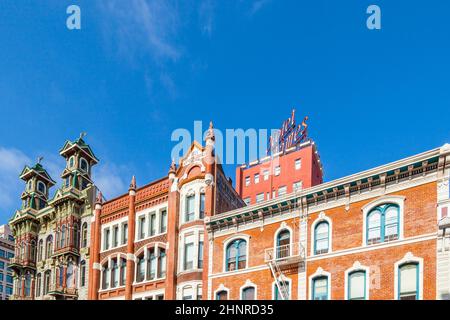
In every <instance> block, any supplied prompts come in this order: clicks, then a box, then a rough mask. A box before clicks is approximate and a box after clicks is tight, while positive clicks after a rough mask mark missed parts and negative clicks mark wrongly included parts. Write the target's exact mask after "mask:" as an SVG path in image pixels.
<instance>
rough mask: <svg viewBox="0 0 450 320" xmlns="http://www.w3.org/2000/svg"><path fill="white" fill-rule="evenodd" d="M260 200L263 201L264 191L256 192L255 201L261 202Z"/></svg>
mask: <svg viewBox="0 0 450 320" xmlns="http://www.w3.org/2000/svg"><path fill="white" fill-rule="evenodd" d="M261 201H264V192H262V193H258V194H257V195H256V203H259V202H261Z"/></svg>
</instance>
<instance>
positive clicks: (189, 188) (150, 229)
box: [89, 125, 244, 300]
mask: <svg viewBox="0 0 450 320" xmlns="http://www.w3.org/2000/svg"><path fill="white" fill-rule="evenodd" d="M214 141H215V138H214V132H213V129H212V125H211V126H210V129H209V131H208V134H207V137H206V146H205V147H203V146H201V145H200V144H198V143H197V142H194V143H193V144H192V145H191V148H190V149H189V151H188V152H187V154H186V155H185V156H184V157H183V158H182V159H181V160H180V162H179V165H178V166H176V165H175V163H172V165H171V166H170V170H169V173H168V176H166V177H163V178H162V179H160V180H157V181H154V182H151V183H150V184H148V185H145V186H143V187H139V188H138V187H137V186H136V179H135V178H134V177H133V179H132V181H131V184H130V188H129V192H128V194H124V195H122V196H119V197H117V198H115V199H112V200H110V201H107V202H105V203H102V197H101V195H100V196H99V197H98V199H97V201H96V204H95V212H94V220H93V222H92V227H91V229H92V236H91V248H92V253H91V259H90V262H91V264H90V276H89V299H134V300H142V299H202V298H206V297H205V296H204V295H203V292H204V291H206V292H208V287H207V284H208V281H207V279H208V273H207V271H206V270H209V268H210V267H209V262H210V259H209V254H210V252H211V248H210V247H209V242H208V239H207V234H206V230H205V223H204V221H207V220H208V219H209V218H210V217H211V216H214V215H216V214H220V213H222V212H225V211H229V210H232V209H235V208H239V207H242V206H243V205H244V203H243V201H242V200H241V198H240V197H239V196H238V194H237V193H236V191H235V190H234V189H233V187H232V185H231V182H230V180H229V179H227V178H226V177H225V175H224V173H223V170H222V167H221V166H220V165H219V164H218V163H217V161H215V154H214Z"/></svg>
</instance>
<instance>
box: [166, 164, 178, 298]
mask: <svg viewBox="0 0 450 320" xmlns="http://www.w3.org/2000/svg"><path fill="white" fill-rule="evenodd" d="M168 198H169V199H168V207H167V242H168V243H167V247H166V259H167V268H166V291H165V295H164V299H167V300H175V299H176V288H177V283H176V278H177V265H178V221H179V209H180V193H179V191H178V178H177V177H176V165H175V163H174V162H172V165H171V166H170V170H169V196H168Z"/></svg>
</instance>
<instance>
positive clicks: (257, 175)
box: [253, 173, 259, 184]
mask: <svg viewBox="0 0 450 320" xmlns="http://www.w3.org/2000/svg"><path fill="white" fill-rule="evenodd" d="M253 181H254V183H255V184H258V183H259V173H255V175H254V179H253Z"/></svg>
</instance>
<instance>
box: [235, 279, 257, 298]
mask: <svg viewBox="0 0 450 320" xmlns="http://www.w3.org/2000/svg"><path fill="white" fill-rule="evenodd" d="M249 287H253V288H254V289H255V300H258V286H257V285H256V284H255V283H253V282H252V281H251V280H250V279H247V280H246V281H245V283H244V284H243V285H242V286H241V287H240V288H239V300H243V299H242V295H243V294H244V289H246V288H249Z"/></svg>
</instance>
